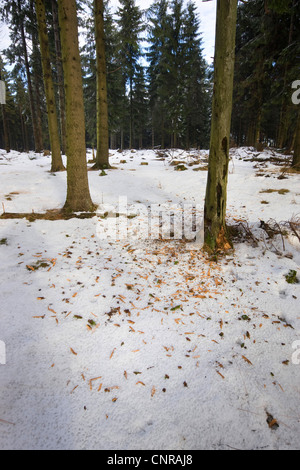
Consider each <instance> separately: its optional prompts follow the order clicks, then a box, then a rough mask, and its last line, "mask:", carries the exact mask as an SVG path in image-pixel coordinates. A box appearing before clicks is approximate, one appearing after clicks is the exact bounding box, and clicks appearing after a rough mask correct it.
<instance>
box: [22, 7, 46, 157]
mask: <svg viewBox="0 0 300 470" xmlns="http://www.w3.org/2000/svg"><path fill="white" fill-rule="evenodd" d="M18 12H19V15H20V17H21V18H22V8H21V2H20V0H18ZM20 33H21V40H22V48H23V53H24V60H25V70H26V77H27V85H28V95H29V103H30V113H31V120H32V128H33V137H34V143H35V151H36V152H38V153H39V152H41V151H42V150H43V148H42V147H43V146H41V142H40V139H39V134H38V128H37V120H36V112H35V106H34V98H33V89H32V83H31V75H30V68H29V60H28V53H27V45H26V38H25V30H24V24H23V20H22V19H21V20H20Z"/></svg>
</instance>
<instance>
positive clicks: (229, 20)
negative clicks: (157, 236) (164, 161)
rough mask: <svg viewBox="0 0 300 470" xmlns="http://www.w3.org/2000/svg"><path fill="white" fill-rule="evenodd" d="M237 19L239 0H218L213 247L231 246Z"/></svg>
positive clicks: (208, 230)
mask: <svg viewBox="0 0 300 470" xmlns="http://www.w3.org/2000/svg"><path fill="white" fill-rule="evenodd" d="M236 19H237V0H218V1H217V24H216V44H215V64H214V67H215V76H214V92H213V104H212V119H211V141H210V153H209V166H208V177H207V186H206V197H205V207H204V242H205V245H206V247H208V248H209V249H211V250H213V251H214V250H215V249H221V250H226V249H228V248H229V247H230V244H229V243H228V240H227V230H226V222H225V216H226V202H227V180H228V165H229V141H230V125H231V113H232V94H233V76H234V60H235V36H236Z"/></svg>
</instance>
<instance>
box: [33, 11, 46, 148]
mask: <svg viewBox="0 0 300 470" xmlns="http://www.w3.org/2000/svg"><path fill="white" fill-rule="evenodd" d="M32 11H33V3H32ZM32 49H33V52H32V59H33V60H32V76H33V87H34V98H35V113H36V128H37V141H38V148H40V149H42V150H43V149H44V140H43V125H42V111H41V94H40V76H39V75H40V74H39V73H38V71H37V63H38V62H40V53H39V48H38V37H37V35H36V33H35V32H34V33H33V34H32Z"/></svg>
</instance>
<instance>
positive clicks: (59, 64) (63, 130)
mask: <svg viewBox="0 0 300 470" xmlns="http://www.w3.org/2000/svg"><path fill="white" fill-rule="evenodd" d="M52 20H53V33H54V42H55V54H56V70H57V82H58V99H59V113H60V135H61V151H62V153H63V155H65V154H66V110H65V93H64V77H63V68H62V62H61V44H60V36H59V24H58V11H57V0H52Z"/></svg>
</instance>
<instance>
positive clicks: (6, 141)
mask: <svg viewBox="0 0 300 470" xmlns="http://www.w3.org/2000/svg"><path fill="white" fill-rule="evenodd" d="M1 110H2V121H3V135H4V146H5V150H6V152H7V153H9V152H10V144H9V133H8V122H7V116H6V109H5V105H4V104H1Z"/></svg>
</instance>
